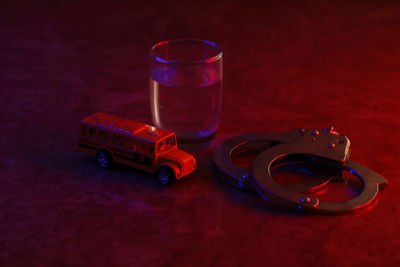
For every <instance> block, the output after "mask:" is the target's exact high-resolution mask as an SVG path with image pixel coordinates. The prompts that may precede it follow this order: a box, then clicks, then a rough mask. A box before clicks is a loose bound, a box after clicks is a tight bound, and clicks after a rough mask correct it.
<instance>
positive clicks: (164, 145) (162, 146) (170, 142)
mask: <svg viewBox="0 0 400 267" xmlns="http://www.w3.org/2000/svg"><path fill="white" fill-rule="evenodd" d="M174 145H175V136H174V135H173V136H170V137H168V138H166V139H164V140H162V141H161V142H159V143H158V145H157V152H161V151H164V150H167V149H169V148H171V147H173V146H174Z"/></svg>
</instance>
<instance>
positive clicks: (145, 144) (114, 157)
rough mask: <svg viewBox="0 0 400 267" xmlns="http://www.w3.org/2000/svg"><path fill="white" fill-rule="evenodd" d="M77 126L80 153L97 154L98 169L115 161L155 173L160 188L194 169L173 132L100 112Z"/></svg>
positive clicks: (194, 165)
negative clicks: (161, 185)
mask: <svg viewBox="0 0 400 267" xmlns="http://www.w3.org/2000/svg"><path fill="white" fill-rule="evenodd" d="M79 126H80V127H79V137H78V148H79V150H81V151H83V152H86V153H89V154H93V155H96V159H97V164H98V165H99V166H101V167H104V168H107V167H110V166H111V164H112V163H113V162H117V163H121V164H124V165H129V166H131V167H134V168H137V169H141V170H144V171H147V172H151V173H157V178H158V181H159V182H160V183H161V184H163V185H167V184H170V183H172V182H173V181H175V180H177V179H181V178H182V177H184V176H186V175H188V174H189V173H191V172H193V171H194V170H195V169H196V168H197V165H196V160H195V158H194V157H193V156H192V155H191V154H189V153H187V152H185V151H183V150H181V149H178V146H177V143H176V136H175V133H173V132H169V131H166V130H163V129H159V128H155V127H152V126H149V125H147V124H144V123H140V122H135V121H130V120H127V119H124V118H120V117H117V116H114V115H110V114H106V113H102V112H99V113H96V114H93V115H91V116H89V117H87V118H85V119H83V120H82V121H81V122H80V125H79Z"/></svg>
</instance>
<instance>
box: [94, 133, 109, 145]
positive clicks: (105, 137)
mask: <svg viewBox="0 0 400 267" xmlns="http://www.w3.org/2000/svg"><path fill="white" fill-rule="evenodd" d="M97 139H99V141H101V142H104V143H108V140H109V139H110V135H109V134H108V133H106V132H99V135H98V136H97Z"/></svg>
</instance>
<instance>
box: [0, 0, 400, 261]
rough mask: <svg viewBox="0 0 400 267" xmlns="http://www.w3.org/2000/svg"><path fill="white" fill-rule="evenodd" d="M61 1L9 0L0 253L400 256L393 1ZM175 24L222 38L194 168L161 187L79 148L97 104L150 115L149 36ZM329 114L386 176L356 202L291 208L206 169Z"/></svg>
mask: <svg viewBox="0 0 400 267" xmlns="http://www.w3.org/2000/svg"><path fill="white" fill-rule="evenodd" d="M57 2H58V1H48V2H47V3H46V2H39V3H31V2H18V1H8V3H4V2H2V3H1V5H0V148H1V153H0V265H2V266H22V265H66V266H72V265H96V266H97V265H114V264H115V265H138V266H141V265H214V266H215V265H232V266H239V265H250V266H251V265H255V264H258V265H264V264H268V263H269V264H276V265H306V264H307V265H309V264H312V265H338V266H339V265H356V266H361V265H398V264H400V255H399V249H400V236H399V235H400V233H399V222H400V215H399V213H398V210H399V208H398V205H399V203H400V187H399V186H400V184H399V180H398V177H399V174H400V171H399V169H398V165H399V163H398V159H399V149H400V145H399V139H400V122H399V116H400V110H399V107H400V100H399V97H400V92H399V86H400V4H399V3H397V1H392V2H389V1H271V2H266V1H259V2H253V1H237V2H231V1H197V2H195V1H193V2H188V1H137V2H134V1H125V2H119V1H109V2H103V1H65V2H64V3H57ZM182 37H195V38H203V39H207V40H211V41H214V42H216V43H218V44H219V45H220V46H221V47H222V49H223V50H224V92H223V110H222V116H221V121H220V126H219V131H218V134H217V137H216V138H215V140H214V141H213V142H212V143H211V144H208V146H206V147H199V146H184V148H186V150H188V151H190V152H192V153H194V155H195V156H196V158H197V159H198V162H199V169H198V170H197V171H196V172H195V173H193V174H192V175H190V176H188V177H185V178H184V179H183V180H181V181H179V182H177V183H175V184H174V185H173V186H171V187H168V188H163V187H161V186H159V185H158V184H157V182H156V180H155V179H154V178H153V176H152V175H150V174H147V173H143V172H140V171H137V170H133V169H130V168H127V167H117V168H115V169H112V170H102V169H100V168H98V167H97V166H96V164H95V160H94V159H93V158H92V157H90V156H88V155H86V154H83V153H80V152H77V150H76V147H75V142H76V137H77V126H78V122H79V120H80V119H82V118H83V117H85V116H88V115H90V114H91V113H94V112H97V111H104V112H109V113H112V114H115V115H119V116H123V117H127V118H129V119H132V120H137V121H141V122H146V123H151V114H150V105H149V99H148V71H147V69H148V59H149V55H148V53H149V49H150V47H151V46H152V45H153V44H154V43H156V42H158V41H162V40H166V39H171V38H182ZM331 125H334V126H335V127H336V129H337V130H338V131H339V132H341V133H343V134H345V135H347V136H348V137H349V139H350V140H351V147H352V155H351V159H352V160H353V161H356V162H359V163H361V164H363V165H365V166H368V167H369V168H371V169H373V170H375V171H376V172H378V173H380V174H381V175H383V176H384V177H386V178H387V179H388V181H389V184H388V185H387V187H386V188H384V190H383V191H382V192H380V194H379V195H378V198H377V200H376V201H375V202H374V204H373V206H372V207H371V208H370V209H368V210H366V211H364V212H361V213H356V214H350V215H342V216H303V215H299V214H295V213H291V212H286V211H283V210H281V209H278V208H275V207H272V206H271V205H270V204H269V203H267V202H265V201H263V199H261V197H259V196H258V195H257V194H255V193H252V192H241V191H239V190H236V189H234V188H232V187H231V186H230V185H228V184H226V183H224V182H223V181H221V179H219V177H218V173H217V171H216V170H215V169H214V168H213V165H212V162H211V150H212V148H213V147H215V145H217V144H218V143H220V142H221V141H222V140H224V139H225V138H227V137H229V136H233V135H235V134H239V133H245V132H279V131H286V130H289V129H292V128H295V127H301V128H323V127H329V126H331Z"/></svg>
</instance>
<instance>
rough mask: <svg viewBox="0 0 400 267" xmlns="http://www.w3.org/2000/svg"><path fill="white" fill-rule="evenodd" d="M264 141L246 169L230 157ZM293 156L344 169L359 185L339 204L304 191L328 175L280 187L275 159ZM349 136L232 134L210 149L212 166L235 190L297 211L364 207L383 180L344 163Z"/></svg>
mask: <svg viewBox="0 0 400 267" xmlns="http://www.w3.org/2000/svg"><path fill="white" fill-rule="evenodd" d="M260 141H270V142H271V145H270V147H269V148H267V149H266V150H264V151H263V152H261V153H260V154H258V155H257V157H256V158H255V160H254V162H253V164H252V168H251V171H246V170H244V169H242V168H240V167H238V166H236V165H235V164H234V163H233V162H232V160H231V158H232V156H233V155H235V153H237V151H240V148H241V147H243V145H245V144H247V143H251V142H260ZM293 155H306V156H308V157H309V158H312V159H313V160H314V161H315V162H316V163H318V164H320V165H321V166H324V167H326V168H327V169H330V170H334V172H336V173H337V172H338V171H340V172H341V171H343V170H347V171H349V172H350V173H352V174H355V176H357V177H358V178H359V179H360V180H361V181H362V183H363V185H364V187H363V189H362V191H361V193H360V194H359V195H358V196H356V197H355V198H353V199H351V200H349V201H344V202H322V201H320V200H319V199H318V198H317V197H314V196H311V195H309V194H307V193H304V192H312V191H316V190H318V189H320V188H322V187H325V186H326V185H327V184H328V183H329V181H330V178H327V179H326V178H324V179H321V180H309V181H308V182H306V183H302V184H296V185H291V187H290V186H288V185H280V184H278V183H277V182H276V181H275V180H274V178H273V177H272V175H271V170H272V169H273V168H274V166H276V164H277V163H279V162H282V161H285V160H287V159H288V157H291V156H293ZM349 155H350V141H349V139H348V138H347V137H346V136H344V135H341V134H339V133H337V132H335V131H334V130H333V128H330V129H323V130H322V131H318V130H309V129H307V130H306V129H294V130H291V131H288V132H284V133H275V134H245V135H240V136H235V137H232V138H230V139H228V140H226V141H224V142H223V143H222V144H220V145H219V146H218V147H217V148H216V149H215V150H214V153H213V159H214V162H215V165H216V166H217V168H218V169H219V170H221V171H222V172H223V173H224V174H225V176H224V177H227V178H228V180H227V181H228V182H230V183H232V184H234V185H236V186H237V187H239V188H250V187H252V188H254V189H255V190H256V191H257V192H258V193H259V194H260V195H262V196H263V197H265V198H267V199H269V200H272V201H274V202H276V203H278V204H280V205H282V206H286V207H288V208H295V209H297V210H300V211H306V212H312V213H321V214H341V213H347V212H351V211H354V210H358V209H361V208H364V207H367V206H368V205H369V204H371V203H372V201H373V200H374V199H375V197H376V196H377V194H378V192H379V186H380V185H382V184H386V183H387V180H386V179H385V178H383V177H382V176H381V175H379V174H377V173H376V172H374V171H372V170H370V169H368V168H366V167H364V166H362V165H360V164H358V163H356V162H352V161H350V160H349V159H348V158H349Z"/></svg>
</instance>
